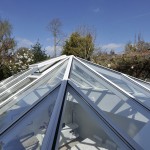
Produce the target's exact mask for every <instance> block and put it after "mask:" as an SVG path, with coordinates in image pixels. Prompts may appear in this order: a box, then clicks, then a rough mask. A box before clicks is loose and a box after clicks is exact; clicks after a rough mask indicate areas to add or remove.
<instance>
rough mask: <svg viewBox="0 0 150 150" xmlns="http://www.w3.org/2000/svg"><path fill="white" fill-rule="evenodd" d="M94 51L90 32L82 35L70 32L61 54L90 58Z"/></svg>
mask: <svg viewBox="0 0 150 150" xmlns="http://www.w3.org/2000/svg"><path fill="white" fill-rule="evenodd" d="M93 51H94V43H93V38H92V36H91V34H90V33H89V34H86V35H84V36H82V35H81V34H80V33H78V32H74V33H72V35H71V36H70V38H69V39H68V40H67V41H66V42H65V44H64V46H63V51H62V54H66V55H75V56H77V57H81V58H84V59H87V60H90V58H91V55H92V54H93Z"/></svg>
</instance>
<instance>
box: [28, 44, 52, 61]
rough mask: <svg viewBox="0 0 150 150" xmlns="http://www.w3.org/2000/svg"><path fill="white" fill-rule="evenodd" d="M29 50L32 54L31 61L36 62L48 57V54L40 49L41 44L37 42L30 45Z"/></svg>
mask: <svg viewBox="0 0 150 150" xmlns="http://www.w3.org/2000/svg"><path fill="white" fill-rule="evenodd" d="M31 52H32V54H33V63H37V62H40V61H43V60H46V59H48V58H50V57H49V56H47V54H46V53H45V51H44V50H42V46H41V44H40V43H39V42H37V43H36V44H35V45H33V46H32V48H31Z"/></svg>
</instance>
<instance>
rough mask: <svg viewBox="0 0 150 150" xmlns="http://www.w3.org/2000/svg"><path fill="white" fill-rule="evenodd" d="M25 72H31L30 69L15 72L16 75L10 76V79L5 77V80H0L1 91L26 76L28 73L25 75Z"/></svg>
mask: <svg viewBox="0 0 150 150" xmlns="http://www.w3.org/2000/svg"><path fill="white" fill-rule="evenodd" d="M25 72H30V70H29V69H27V70H25V71H22V72H19V73H17V74H15V75H13V76H11V77H9V78H8V79H5V80H4V81H2V82H0V93H2V92H4V91H5V90H7V89H8V88H10V87H11V86H13V85H14V84H15V83H17V82H19V81H20V80H21V79H23V78H24V77H26V76H27V74H26V75H23V74H24V73H25ZM22 75H23V76H22ZM21 76H22V77H21Z"/></svg>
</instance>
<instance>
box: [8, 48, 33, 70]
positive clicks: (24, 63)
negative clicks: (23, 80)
mask: <svg viewBox="0 0 150 150" xmlns="http://www.w3.org/2000/svg"><path fill="white" fill-rule="evenodd" d="M14 57H15V62H14V64H13V63H12V64H13V65H10V66H11V68H10V69H11V70H12V72H13V73H16V72H20V71H23V70H25V69H27V68H28V67H29V65H30V64H32V63H33V62H34V59H33V58H34V55H33V54H32V52H31V51H30V50H29V49H28V48H26V47H20V48H19V49H18V50H17V51H16V53H15V55H14ZM14 71H15V72H14Z"/></svg>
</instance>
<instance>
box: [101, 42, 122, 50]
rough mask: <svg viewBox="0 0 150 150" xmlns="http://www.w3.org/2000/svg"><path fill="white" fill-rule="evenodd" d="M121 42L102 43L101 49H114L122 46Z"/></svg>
mask: <svg viewBox="0 0 150 150" xmlns="http://www.w3.org/2000/svg"><path fill="white" fill-rule="evenodd" d="M123 46H124V45H123V44H117V43H109V44H106V45H102V49H106V50H111V49H113V50H115V49H118V48H123Z"/></svg>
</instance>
